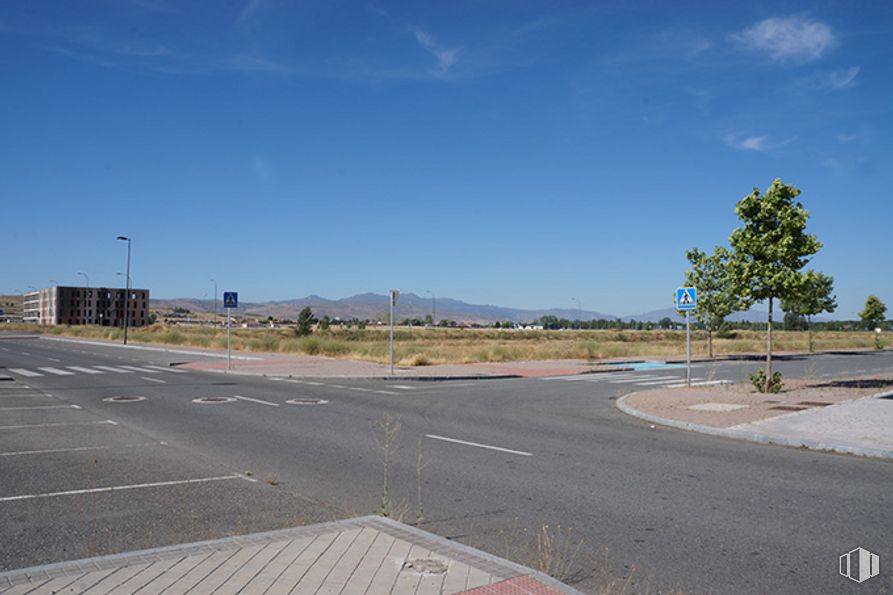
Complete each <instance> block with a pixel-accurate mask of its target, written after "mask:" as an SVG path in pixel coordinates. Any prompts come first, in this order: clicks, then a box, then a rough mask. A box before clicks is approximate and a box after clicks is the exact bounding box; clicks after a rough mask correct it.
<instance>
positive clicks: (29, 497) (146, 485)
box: [0, 475, 245, 502]
mask: <svg viewBox="0 0 893 595" xmlns="http://www.w3.org/2000/svg"><path fill="white" fill-rule="evenodd" d="M227 479H245V478H244V477H242V476H241V475H222V476H219V477H203V478H201V479H180V480H176V481H159V482H155V483H135V484H131V485H123V486H110V487H107V488H90V489H86V490H68V491H66V492H46V493H43V494H25V495H22V496H7V497H5V498H0V502H16V501H18V500H35V499H37V498H54V497H56V496H79V495H82V494H98V493H101V492H121V491H124V490H139V489H144V488H160V487H166V486H176V485H186V484H190V483H207V482H210V481H225V480H227Z"/></svg>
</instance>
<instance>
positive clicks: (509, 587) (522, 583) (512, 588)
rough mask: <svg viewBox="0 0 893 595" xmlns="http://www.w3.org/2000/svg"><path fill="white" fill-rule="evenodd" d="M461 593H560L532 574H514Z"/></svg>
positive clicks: (538, 594)
mask: <svg viewBox="0 0 893 595" xmlns="http://www.w3.org/2000/svg"><path fill="white" fill-rule="evenodd" d="M461 595H561V591H557V590H555V589H553V588H552V587H549V586H547V585H544V584H543V583H541V582H539V581H538V580H536V579H535V578H533V577H532V576H516V577H515V578H510V579H508V580H506V581H502V582H499V583H493V584H492V585H484V586H483V587H478V588H476V589H471V590H470V591H462V593H461Z"/></svg>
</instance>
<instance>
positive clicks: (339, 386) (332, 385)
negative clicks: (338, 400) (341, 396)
mask: <svg viewBox="0 0 893 595" xmlns="http://www.w3.org/2000/svg"><path fill="white" fill-rule="evenodd" d="M329 387H330V388H347V387H346V386H343V385H341V384H330V385H329Z"/></svg>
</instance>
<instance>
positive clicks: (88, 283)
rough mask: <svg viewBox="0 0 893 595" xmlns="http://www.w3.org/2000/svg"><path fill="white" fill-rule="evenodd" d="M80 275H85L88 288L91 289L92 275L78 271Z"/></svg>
mask: <svg viewBox="0 0 893 595" xmlns="http://www.w3.org/2000/svg"><path fill="white" fill-rule="evenodd" d="M78 275H83V277H84V279H86V280H87V289H90V277H88V276H87V273H80V272H79V273H78Z"/></svg>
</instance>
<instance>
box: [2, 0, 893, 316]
mask: <svg viewBox="0 0 893 595" xmlns="http://www.w3.org/2000/svg"><path fill="white" fill-rule="evenodd" d="M891 33H893V4H888V3H882V2H873V3H865V2H855V1H854V2H834V1H826V2H820V3H808V4H805V3H790V2H765V3H741V2H735V3H733V2H704V3H695V2H685V3H676V2H616V3H574V2H546V1H544V2H523V1H505V2H497V1H493V2H488V1H484V2H481V1H475V2H438V3H422V2H405V3H376V2H369V3H366V2H337V1H331V0H327V1H320V2H310V1H306V2H300V3H299V2H285V1H276V0H247V1H235V2H229V3H219V2H189V3H184V2H176V1H174V0H106V1H97V2H86V1H85V2H77V3H72V2H40V1H35V2H4V3H2V4H0V77H2V89H3V93H2V99H0V101H2V103H0V105H2V108H3V109H0V127H2V130H3V136H4V141H5V142H3V143H2V144H0V163H2V164H3V165H2V169H3V175H2V176H0V197H2V203H3V206H4V208H3V226H2V229H3V240H2V243H0V245H2V246H3V259H2V265H0V272H2V275H0V291H2V292H12V291H15V290H17V289H21V290H24V289H26V288H27V286H29V285H33V286H37V287H42V286H47V285H49V284H50V280H51V279H52V280H55V281H58V282H59V283H61V284H80V283H82V282H83V277H81V276H79V275H77V272H79V271H80V272H85V273H87V275H89V277H90V282H91V284H93V285H100V284H117V282H118V281H120V277H116V276H115V273H116V272H119V271H122V270H123V269H124V265H125V259H126V249H125V246H124V244H123V243H122V242H116V241H115V239H114V238H115V236H117V235H119V234H123V235H128V236H131V237H132V238H133V242H134V243H133V251H134V252H133V272H132V276H133V280H134V283H135V284H136V285H138V286H141V287H149V288H150V289H151V290H152V294H153V296H156V297H174V296H192V297H199V298H201V297H206V296H210V295H213V285H212V284H211V282H210V279H212V278H214V279H216V280H217V281H218V285H219V287H220V290H221V291H222V290H224V289H228V290H229V289H232V290H238V291H239V292H240V297H241V299H242V300H243V301H259V300H267V299H287V298H291V297H298V296H304V295H307V294H310V293H316V294H320V295H323V296H326V297H331V298H338V297H345V296H348V295H351V294H354V293H360V292H366V291H374V292H378V293H385V292H386V291H387V289H388V288H389V287H399V288H400V289H401V290H403V291H413V292H415V293H418V294H422V295H423V294H424V293H425V292H426V291H429V290H430V291H432V292H434V293H435V294H437V295H438V296H449V297H455V298H458V299H463V300H465V301H469V302H475V303H491V304H499V305H505V306H513V307H521V308H535V307H568V308H573V307H575V306H576V302H575V301H573V300H572V298H579V300H580V301H581V302H582V305H583V308H584V309H589V310H597V311H601V312H608V313H614V314H621V315H623V314H634V313H638V312H642V311H646V310H651V309H657V308H662V307H668V306H670V305H671V304H672V296H673V290H674V288H675V287H676V286H677V285H678V284H679V282H680V280H681V279H682V275H683V272H684V270H685V269H686V265H687V262H686V261H685V258H684V251H685V249H687V248H690V247H692V246H698V247H699V248H702V249H708V250H709V249H710V248H712V246H713V245H716V244H724V243H726V242H727V238H728V235H729V233H730V232H731V230H732V229H733V227H735V226H736V225H737V219H736V218H735V215H734V212H733V209H734V206H735V203H736V201H737V200H738V199H739V198H741V197H742V196H744V195H745V194H747V193H749V192H750V191H751V189H752V188H753V187H754V186H759V187H761V188H765V187H766V186H768V184H769V183H770V182H771V181H772V179H773V178H776V177H779V178H781V179H782V180H783V181H785V182H786V183H791V184H794V185H796V186H797V187H799V188H800V189H801V190H802V191H803V194H802V195H801V200H802V201H803V202H804V204H805V205H806V207H807V208H808V209H809V210H810V212H811V214H812V218H811V219H810V222H809V230H810V231H812V232H813V233H815V234H817V235H818V237H819V239H820V240H821V241H822V242H823V243H824V245H825V247H824V249H823V250H822V251H821V252H820V253H819V255H818V256H817V257H816V258H815V259H814V261H813V263H812V266H813V267H814V268H816V269H818V270H821V271H823V272H825V273H827V274H830V275H832V276H833V277H834V278H835V281H836V291H837V295H838V299H839V302H840V309H839V312H838V316H842V317H853V316H855V313H856V312H857V311H858V310H859V309H860V308H861V306H862V305H863V303H864V301H865V298H866V296H867V295H868V294H869V293H876V294H877V295H879V296H880V297H881V299H883V300H885V301H886V302H887V303H888V304H890V305H891V306H893V276H891V274H890V273H891V265H890V262H891V259H890V254H891V250H890V238H889V231H890V227H891V226H890V224H891V221H893V206H891V205H893V202H891V200H890V198H891V197H890V188H891V173H890V171H891V168H890V165H891V135H890V132H891V130H890V128H891V118H890V116H891V110H893V102H891V100H890V98H891V97H893V77H891V67H890V64H891V63H893V56H891V52H893V43H891V41H893V40H891Z"/></svg>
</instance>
